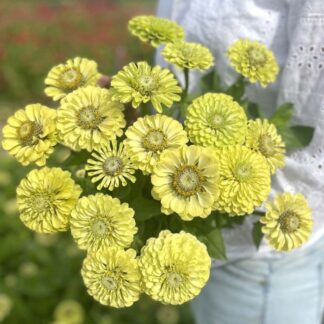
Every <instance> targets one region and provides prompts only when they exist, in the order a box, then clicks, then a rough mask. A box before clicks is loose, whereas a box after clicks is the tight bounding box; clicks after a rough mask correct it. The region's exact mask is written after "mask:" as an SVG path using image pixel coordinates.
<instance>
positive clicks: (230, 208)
mask: <svg viewBox="0 0 324 324" xmlns="http://www.w3.org/2000/svg"><path fill="white" fill-rule="evenodd" d="M216 155H217V157H218V162H219V174H220V180H219V191H220V195H219V198H218V199H217V200H216V202H215V206H214V207H215V209H217V210H219V211H221V212H225V213H228V214H230V215H232V216H234V215H245V214H251V213H252V212H253V211H254V210H255V208H256V207H258V206H260V205H261V204H262V203H263V202H264V201H265V200H266V199H267V197H268V195H269V193H270V170H269V166H268V164H267V161H266V159H265V158H264V157H263V156H262V154H260V153H257V152H253V151H252V150H250V149H248V148H246V147H243V146H228V147H224V148H222V149H219V150H217V151H216Z"/></svg>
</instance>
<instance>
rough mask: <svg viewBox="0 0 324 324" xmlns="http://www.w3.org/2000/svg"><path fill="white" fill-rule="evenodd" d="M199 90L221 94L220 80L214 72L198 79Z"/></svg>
mask: <svg viewBox="0 0 324 324" xmlns="http://www.w3.org/2000/svg"><path fill="white" fill-rule="evenodd" d="M200 88H201V90H202V92H203V93H205V92H209V91H212V92H223V91H224V89H223V88H222V87H221V79H220V76H219V75H218V73H217V71H216V70H212V71H211V72H209V73H207V74H206V75H204V76H203V77H202V78H201V79H200Z"/></svg>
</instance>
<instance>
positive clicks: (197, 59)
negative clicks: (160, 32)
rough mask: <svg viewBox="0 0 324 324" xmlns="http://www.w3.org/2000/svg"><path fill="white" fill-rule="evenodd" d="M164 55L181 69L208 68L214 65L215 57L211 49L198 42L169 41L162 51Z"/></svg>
mask: <svg viewBox="0 0 324 324" xmlns="http://www.w3.org/2000/svg"><path fill="white" fill-rule="evenodd" d="M162 56H163V57H164V59H165V60H166V61H167V62H169V63H171V64H174V65H176V66H177V67H179V68H181V69H184V68H187V69H199V70H207V69H209V68H210V67H212V66H213V65H214V57H213V55H212V53H211V52H210V50H209V49H208V48H207V47H205V46H203V45H201V44H197V43H190V42H185V41H179V42H176V43H168V44H167V45H166V46H165V48H164V49H163V51H162Z"/></svg>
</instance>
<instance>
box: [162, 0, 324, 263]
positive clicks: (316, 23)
mask: <svg viewBox="0 0 324 324" xmlns="http://www.w3.org/2000/svg"><path fill="white" fill-rule="evenodd" d="M158 15H160V16H164V17H167V18H171V19H174V20H176V21H178V22H179V23H180V24H181V25H182V26H183V27H184V29H185V31H186V35H187V36H186V37H187V40H189V41H196V42H199V43H202V44H204V45H205V46H207V47H208V48H209V49H210V50H211V51H212V52H213V54H214V56H215V60H216V67H215V68H216V69H217V71H218V73H220V75H221V76H222V79H223V82H224V83H225V85H230V84H231V83H233V81H234V80H235V78H236V77H237V74H235V72H234V71H233V69H232V68H231V67H230V66H229V64H228V61H227V58H226V55H225V53H226V49H227V48H228V46H229V45H230V44H231V43H232V42H233V41H235V40H236V39H238V38H249V39H253V40H258V41H260V42H263V43H265V44H266V45H267V46H268V47H270V48H271V49H272V50H273V51H274V53H275V55H276V57H277V59H278V63H279V65H280V67H281V73H280V76H279V80H278V81H277V82H276V84H274V85H271V86H269V87H268V88H266V89H262V88H260V87H259V86H256V85H251V86H249V89H248V97H249V98H250V100H252V101H255V102H257V103H259V104H260V105H261V107H262V109H263V110H265V111H266V112H267V114H268V115H270V114H271V113H273V111H274V110H275V107H277V106H278V105H280V104H281V103H283V102H292V103H294V107H295V110H294V117H293V123H295V124H302V125H308V126H312V127H315V128H316V130H315V135H314V138H313V141H312V142H311V144H310V145H309V146H308V147H306V148H304V149H302V150H297V151H294V152H291V153H289V154H288V156H287V159H286V166H285V168H284V169H282V170H279V172H278V173H277V174H276V176H275V177H274V178H273V190H272V194H271V195H274V194H275V193H276V192H282V191H289V192H301V193H303V194H304V195H305V196H306V197H307V199H308V200H309V203H310V206H311V207H312V209H313V215H314V230H313V233H312V236H311V239H310V240H309V242H308V243H307V244H305V245H304V246H303V247H302V248H300V249H298V250H296V251H295V252H293V253H298V252H300V250H302V249H307V248H308V247H309V246H310V245H312V244H314V242H316V241H317V240H318V239H319V238H320V237H322V236H323V235H324V213H323V211H322V210H323V207H324V92H323V90H324V3H323V0H286V1H283V0H272V1H268V0H245V1H236V0H226V1H222V0H204V1H201V0H160V3H159V7H158ZM157 62H158V63H159V64H164V65H165V63H163V60H162V59H161V56H160V54H159V52H158V53H157ZM174 72H175V73H176V74H178V75H179V78H180V80H182V79H181V78H182V75H181V73H180V71H178V70H175V71H174ZM201 75H202V74H201V73H199V72H195V71H194V72H193V73H191V75H190V79H191V81H190V82H191V85H190V87H191V89H192V88H193V87H195V86H197V84H198V81H199V78H200V77H201ZM254 221H255V218H254V217H249V218H248V219H247V220H246V221H245V222H244V224H243V225H241V226H236V227H235V228H234V229H226V230H223V234H224V237H225V244H226V249H227V255H228V258H229V260H233V259H237V258H243V257H267V256H269V257H281V256H283V255H284V254H282V253H277V252H274V251H272V249H271V248H269V247H268V246H267V244H266V242H264V241H262V244H261V247H260V248H259V250H258V251H257V250H256V249H255V247H254V245H253V242H252V237H251V229H252V226H253V222H254ZM217 264H218V263H217V262H216V265H217Z"/></svg>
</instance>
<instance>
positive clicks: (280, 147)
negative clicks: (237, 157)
mask: <svg viewBox="0 0 324 324" xmlns="http://www.w3.org/2000/svg"><path fill="white" fill-rule="evenodd" d="M245 145H246V146H247V147H249V148H251V149H252V150H254V151H256V152H259V153H261V154H262V155H263V156H264V157H265V158H266V160H267V162H268V165H269V168H270V172H271V173H272V174H273V173H275V171H276V170H277V168H282V167H283V166H284V165H285V143H284V142H283V140H282V138H281V136H280V135H279V134H278V133H277V128H276V126H275V125H273V124H271V123H269V121H268V120H267V119H263V120H261V119H256V120H249V122H248V128H247V134H246V141H245Z"/></svg>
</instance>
